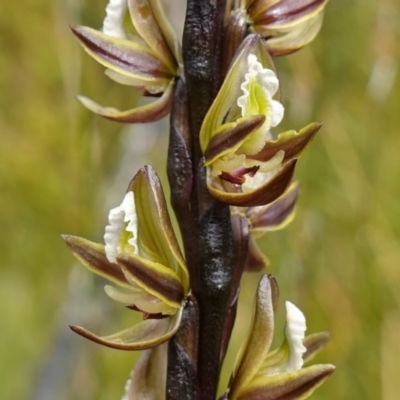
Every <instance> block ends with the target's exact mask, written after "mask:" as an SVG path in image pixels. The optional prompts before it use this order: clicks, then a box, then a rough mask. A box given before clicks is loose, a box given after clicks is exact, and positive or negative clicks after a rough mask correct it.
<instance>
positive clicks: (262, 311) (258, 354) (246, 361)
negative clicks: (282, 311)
mask: <svg viewBox="0 0 400 400" xmlns="http://www.w3.org/2000/svg"><path fill="white" fill-rule="evenodd" d="M273 335H274V309H273V300H272V289H271V282H270V278H269V277H268V276H267V275H263V276H262V277H261V280H260V283H259V284H258V288H257V294H256V298H255V302H254V314H253V320H252V322H251V325H250V329H249V336H248V338H247V341H246V344H245V345H244V347H243V348H242V349H241V356H240V358H239V363H238V368H237V370H236V371H234V373H233V380H232V385H231V388H230V392H229V398H232V399H235V398H236V397H237V395H238V394H239V393H240V391H241V390H242V389H243V388H244V387H246V386H247V385H248V383H249V382H250V381H251V380H252V379H253V377H254V376H255V375H256V373H257V371H258V370H259V368H260V367H261V365H262V363H263V361H264V359H265V357H266V356H267V354H268V350H269V348H270V346H271V343H272V338H273Z"/></svg>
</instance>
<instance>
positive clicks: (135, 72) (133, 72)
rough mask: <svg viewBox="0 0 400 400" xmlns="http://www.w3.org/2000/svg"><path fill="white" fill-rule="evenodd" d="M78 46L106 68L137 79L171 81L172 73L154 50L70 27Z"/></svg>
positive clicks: (79, 27)
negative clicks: (77, 40)
mask: <svg viewBox="0 0 400 400" xmlns="http://www.w3.org/2000/svg"><path fill="white" fill-rule="evenodd" d="M71 29H72V32H73V33H74V34H75V36H76V37H77V38H78V39H79V43H80V44H81V45H82V46H83V48H84V49H85V50H86V52H87V53H88V54H89V55H91V56H92V57H93V58H94V59H95V60H96V61H98V62H99V63H100V64H102V65H104V66H105V67H107V68H110V69H113V70H115V71H117V72H119V73H121V74H125V75H128V76H132V77H134V78H140V79H147V80H148V81H149V83H150V82H151V81H152V80H153V79H154V78H164V79H168V80H170V79H171V78H172V74H171V72H170V71H169V70H168V69H167V68H166V67H165V65H164V64H163V63H162V62H161V61H160V60H159V59H158V57H157V56H156V55H155V54H154V53H153V51H152V50H150V49H149V48H147V47H146V46H144V45H141V44H139V43H136V42H132V41H130V40H125V39H118V38H114V37H111V36H108V35H105V34H104V33H102V32H99V31H96V30H95V29H92V28H88V27H86V26H75V27H71Z"/></svg>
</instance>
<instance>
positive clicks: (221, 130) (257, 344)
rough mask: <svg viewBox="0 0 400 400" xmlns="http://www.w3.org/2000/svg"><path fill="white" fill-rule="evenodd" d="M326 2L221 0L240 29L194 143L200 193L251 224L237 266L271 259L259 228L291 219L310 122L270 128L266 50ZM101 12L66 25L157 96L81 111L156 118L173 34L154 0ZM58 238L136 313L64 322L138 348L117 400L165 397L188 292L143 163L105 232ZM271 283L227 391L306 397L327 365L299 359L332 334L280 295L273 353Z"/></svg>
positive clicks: (280, 44) (162, 106)
mask: <svg viewBox="0 0 400 400" xmlns="http://www.w3.org/2000/svg"><path fill="white" fill-rule="evenodd" d="M326 2H327V0H302V1H300V0H253V1H252V0H243V1H230V2H229V1H228V5H229V7H228V9H227V11H226V15H227V18H226V32H227V36H229V32H230V33H231V34H232V36H233V37H235V38H236V37H237V36H238V35H237V32H236V31H235V29H236V30H238V31H240V32H241V35H242V36H243V38H242V39H241V40H240V44H239V45H238V46H237V48H235V49H234V54H232V57H231V62H230V65H229V68H228V69H227V73H226V76H225V78H224V81H223V83H222V86H221V88H220V90H219V92H218V94H217V96H216V98H215V100H214V102H213V104H212V106H211V107H210V109H209V111H208V113H207V115H206V117H205V119H204V121H203V124H202V127H201V131H200V147H201V150H202V152H203V162H204V166H205V168H206V170H207V186H208V190H209V192H210V193H211V195H212V196H214V197H215V198H216V199H217V200H219V201H220V202H223V203H226V204H228V205H230V206H231V215H232V217H234V216H235V217H238V218H241V219H244V220H245V221H246V222H247V223H248V224H249V227H250V233H251V235H250V237H249V251H248V256H247V260H246V266H245V269H246V270H248V271H260V270H262V269H263V268H264V267H265V266H266V265H267V262H268V261H267V258H266V257H265V256H264V255H263V253H262V252H261V250H260V249H259V248H258V247H257V244H256V239H257V238H258V237H260V236H261V235H263V234H264V233H265V232H267V231H271V230H276V229H280V228H282V227H284V226H286V225H287V224H288V223H289V222H290V221H291V220H292V219H293V216H294V208H295V203H296V199H297V196H298V192H299V187H298V184H297V183H293V182H292V178H293V174H294V170H295V166H296V162H297V159H298V158H299V156H300V154H301V152H302V151H303V150H304V148H305V147H306V146H307V145H308V143H309V142H310V141H311V140H312V138H313V137H314V136H315V134H316V133H317V131H318V130H319V128H320V126H321V124H320V123H312V124H310V125H308V126H306V127H305V128H303V129H301V130H299V131H294V130H290V131H287V132H283V133H280V134H279V135H276V134H274V133H273V132H272V130H271V129H272V128H275V127H276V126H277V125H278V124H279V123H280V122H281V120H282V118H283V115H284V108H283V106H282V104H281V103H280V101H279V81H278V78H277V76H276V72H275V69H274V64H273V61H272V58H271V56H276V55H284V54H289V53H291V52H293V51H295V50H297V49H299V48H301V47H303V46H304V45H305V44H307V43H309V42H310V41H311V40H312V39H313V38H314V37H315V36H316V34H317V33H318V31H319V29H320V26H321V22H322V17H323V10H324V7H325V5H326ZM106 12H107V15H106V18H105V20H104V23H103V29H102V31H97V30H94V29H91V28H88V27H73V28H72V30H73V32H74V34H75V35H76V36H77V38H78V39H79V42H80V43H81V45H82V46H83V48H84V49H85V50H86V51H87V52H88V53H89V54H90V55H91V56H92V57H94V58H95V59H96V60H97V61H98V62H100V63H101V64H102V65H104V66H105V67H106V68H107V69H106V74H107V75H108V76H109V77H110V78H111V79H113V80H115V81H116V82H118V83H120V84H124V85H129V86H131V87H134V88H135V89H137V90H139V91H140V92H141V94H142V95H143V96H146V97H147V96H150V97H154V98H155V100H154V101H152V102H150V103H148V104H145V105H142V106H139V107H136V108H133V109H130V110H127V111H120V110H117V109H115V108H111V107H104V106H101V105H99V104H97V103H95V102H94V101H93V100H91V99H88V98H86V97H82V96H80V97H79V100H80V101H81V102H82V103H83V105H84V106H86V107H87V108H88V109H90V110H91V111H93V112H95V113H97V114H99V115H101V116H103V117H105V118H108V119H111V120H114V121H118V122H128V123H134V122H148V121H155V120H158V119H160V118H162V117H164V116H165V115H167V114H168V113H169V112H170V109H171V105H172V100H173V93H174V86H175V80H176V78H177V77H178V76H182V74H183V68H184V67H183V64H182V58H181V52H180V46H179V42H178V40H177V39H176V36H175V34H174V31H173V29H172V27H171V25H170V23H169V21H168V19H167V17H166V15H165V13H164V11H163V9H162V6H161V4H160V2H159V0H110V3H109V4H108V6H107V9H106ZM243 18H244V19H243ZM240 21H241V22H240ZM243 21H244V22H243ZM239 36H240V35H239ZM228 47H229V46H228ZM228 47H227V48H226V51H227V52H228V53H229V51H231V49H228ZM235 226H237V224H233V229H235ZM238 234H240V233H238ZM64 240H65V241H66V243H67V245H68V246H69V247H70V249H71V250H72V252H73V253H74V255H75V256H76V257H77V258H78V259H79V260H80V261H81V262H82V263H83V265H85V266H86V267H87V268H88V269H89V270H91V271H92V272H94V273H96V274H98V275H101V276H103V277H104V278H106V279H108V280H109V281H110V282H112V283H113V284H115V285H117V287H115V286H111V285H107V286H105V292H106V294H107V295H108V296H109V297H110V298H112V299H113V300H115V301H118V302H121V303H123V304H125V305H126V306H127V307H128V308H130V309H133V310H135V311H138V312H140V313H142V315H143V321H141V322H140V323H138V324H136V325H134V326H133V327H130V328H128V329H126V330H124V331H122V332H119V333H116V334H113V335H110V336H98V335H95V334H94V333H92V332H89V331H88V330H86V329H84V328H82V327H77V326H71V329H72V330H73V331H75V332H76V333H78V334H80V335H82V336H84V337H86V338H88V339H90V340H92V341H94V342H97V343H100V344H102V345H105V346H108V347H112V348H116V349H122V350H145V351H144V352H143V354H142V356H141V359H140V360H139V362H138V364H137V366H136V368H135V369H134V371H133V373H132V377H131V379H130V380H129V381H128V384H127V387H126V395H125V399H128V400H132V399H140V398H151V399H154V400H163V399H165V385H166V363H167V353H166V351H167V348H166V343H167V341H168V340H169V339H171V338H172V337H173V336H174V335H175V334H176V332H177V331H178V329H179V326H180V324H181V320H182V312H183V310H184V308H185V306H186V303H187V301H188V299H189V298H190V296H192V294H191V292H190V277H189V273H188V269H187V267H186V265H185V259H184V256H183V254H182V252H181V250H180V246H179V244H178V240H177V238H176V236H175V233H174V231H173V228H172V224H171V221H170V217H169V215H168V211H167V206H166V200H165V197H164V193H163V190H162V187H161V183H160V181H159V178H158V176H157V174H156V172H155V171H154V170H153V168H152V167H151V166H145V167H144V168H142V169H141V170H140V171H139V172H138V173H137V175H136V176H135V177H134V178H133V179H132V181H131V182H130V184H129V186H128V189H127V192H126V194H125V197H124V199H123V202H122V203H121V205H120V206H118V207H116V208H114V209H112V210H111V211H110V214H109V224H108V225H107V227H106V229H105V235H104V244H99V243H94V242H91V241H89V240H87V239H83V238H80V237H76V236H70V235H65V236H64ZM277 293H278V288H277V284H276V282H275V280H274V278H273V277H272V276H271V275H263V276H262V278H261V280H260V283H259V286H258V289H257V293H256V297H255V303H254V315H253V321H252V326H251V327H250V329H249V334H248V338H247V342H246V343H245V345H244V346H243V348H242V350H241V353H240V354H241V355H240V356H239V358H238V362H237V365H236V367H235V368H234V371H233V373H232V378H231V381H230V384H229V388H228V389H227V391H226V393H225V394H224V395H223V398H224V399H229V400H234V399H241V400H252V399H261V398H262V399H294V398H301V399H304V398H306V397H308V396H309V395H310V394H311V393H312V391H313V390H314V389H315V388H316V387H317V386H319V385H320V384H321V383H322V382H323V381H324V380H325V379H326V378H327V377H328V376H329V375H330V374H331V373H332V372H333V370H334V367H333V366H332V365H329V364H327V365H313V366H310V367H306V368H303V363H304V362H305V361H308V360H309V359H310V358H311V357H312V356H313V355H314V354H315V353H316V352H317V350H319V349H320V348H321V347H322V345H324V344H325V343H326V342H327V341H328V338H329V335H328V334H326V333H318V334H314V335H310V336H305V330H306V324H305V318H304V315H303V314H302V312H301V311H300V310H299V309H298V308H297V307H295V306H294V305H293V304H291V303H289V302H287V303H286V314H287V317H286V328H285V339H284V341H283V343H282V345H281V346H280V347H279V348H278V349H276V350H274V351H272V352H271V351H270V346H271V343H272V338H273V333H274V315H275V313H276V308H277V302H278V294H277ZM151 376H157V382H158V383H157V385H156V387H154V386H152V384H151V382H150V381H149V382H147V383H146V382H145V381H146V379H149V377H151ZM146 377H147V378H146ZM149 393H151V396H150V395H149ZM146 396H148V397H146Z"/></svg>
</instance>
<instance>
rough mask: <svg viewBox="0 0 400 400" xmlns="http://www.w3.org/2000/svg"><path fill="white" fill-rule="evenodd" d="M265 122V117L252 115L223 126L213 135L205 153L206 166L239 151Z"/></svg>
mask: <svg viewBox="0 0 400 400" xmlns="http://www.w3.org/2000/svg"><path fill="white" fill-rule="evenodd" d="M264 122H265V116H264V115H250V116H246V117H242V118H239V119H238V120H237V121H235V122H228V123H226V124H223V125H221V126H220V127H219V128H218V129H217V130H216V131H215V132H214V134H213V135H212V138H211V140H210V142H209V144H208V146H207V148H206V150H205V152H204V158H205V165H206V166H207V165H209V164H211V163H212V162H214V161H215V160H216V159H217V158H219V157H222V156H224V155H225V154H227V153H230V152H233V151H235V150H237V149H238V148H239V147H240V145H241V144H242V143H243V142H244V141H245V140H246V139H247V137H248V136H249V135H251V134H252V133H253V132H254V131H255V130H256V129H258V128H260V127H261V126H262V125H263V123H264Z"/></svg>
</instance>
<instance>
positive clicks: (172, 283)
mask: <svg viewBox="0 0 400 400" xmlns="http://www.w3.org/2000/svg"><path fill="white" fill-rule="evenodd" d="M117 263H118V265H119V266H120V267H121V269H122V271H123V272H124V274H125V277H126V279H127V280H128V282H132V283H133V284H136V285H138V286H140V287H141V288H142V289H144V290H145V291H146V292H147V293H150V294H152V295H153V296H155V297H157V298H158V299H161V300H162V301H163V302H164V303H166V304H168V305H169V306H171V307H176V308H179V307H180V306H181V303H182V301H183V299H184V289H183V286H182V283H181V281H180V279H179V276H178V275H177V274H176V273H175V272H174V271H173V270H172V269H171V268H168V267H166V266H164V265H162V264H160V263H157V262H153V261H150V260H147V259H146V258H143V257H139V256H136V255H133V254H119V255H118V256H117Z"/></svg>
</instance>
